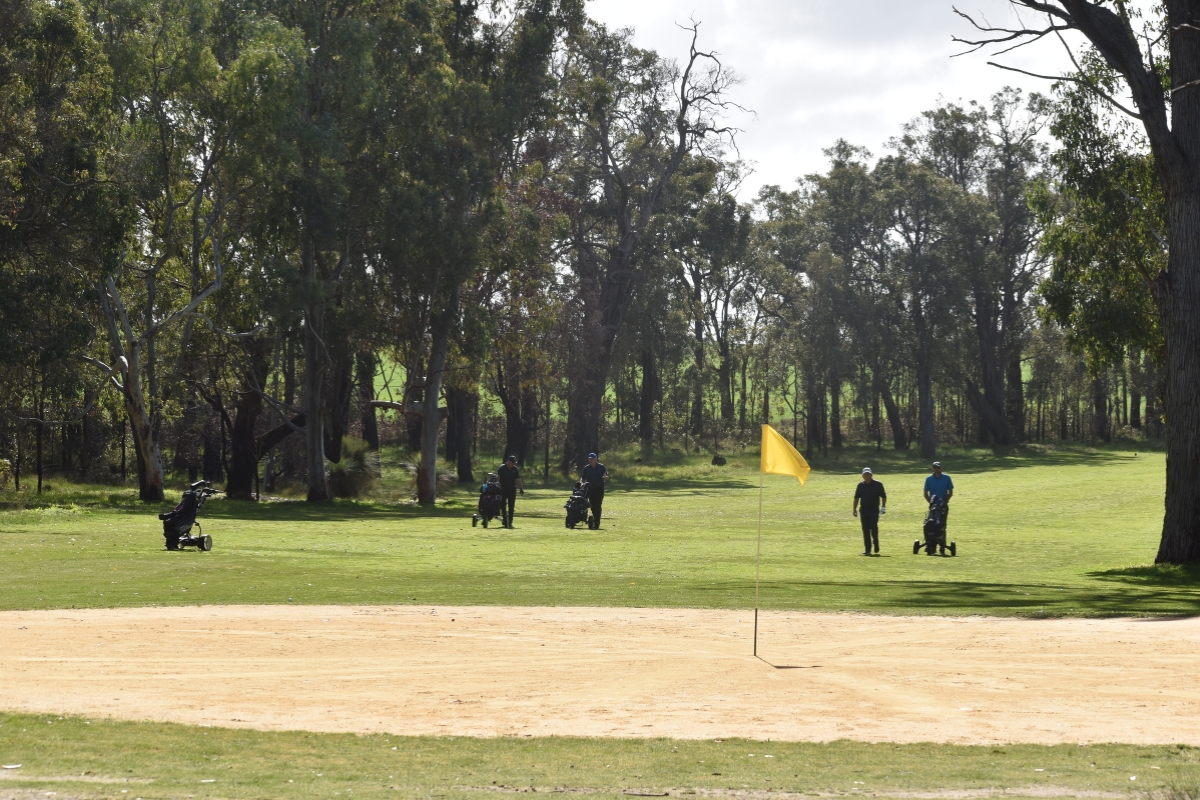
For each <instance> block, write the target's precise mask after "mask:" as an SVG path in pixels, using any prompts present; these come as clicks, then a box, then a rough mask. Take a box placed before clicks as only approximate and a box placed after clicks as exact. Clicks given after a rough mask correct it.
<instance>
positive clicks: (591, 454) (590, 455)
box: [588, 453, 600, 458]
mask: <svg viewBox="0 0 1200 800" xmlns="http://www.w3.org/2000/svg"><path fill="white" fill-rule="evenodd" d="M599 457H600V456H598V455H596V454H595V453H588V458H599Z"/></svg>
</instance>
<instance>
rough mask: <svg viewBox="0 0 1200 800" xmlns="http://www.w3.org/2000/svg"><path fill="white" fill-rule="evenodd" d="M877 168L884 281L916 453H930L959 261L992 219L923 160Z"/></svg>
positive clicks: (959, 292) (958, 294) (958, 296)
mask: <svg viewBox="0 0 1200 800" xmlns="http://www.w3.org/2000/svg"><path fill="white" fill-rule="evenodd" d="M874 172H875V180H876V181H877V185H878V201H877V208H878V211H879V214H880V220H879V225H880V227H881V229H883V230H885V231H886V232H887V234H888V241H887V244H886V247H885V250H884V257H885V258H886V259H887V265H886V271H885V273H884V275H885V277H884V280H885V281H886V282H887V285H888V288H887V291H888V293H889V294H890V295H891V297H892V300H893V302H895V303H896V305H897V308H898V309H899V311H900V314H899V315H898V319H899V320H900V321H901V328H900V330H899V331H898V333H899V341H898V342H897V344H898V345H899V346H900V347H901V348H903V350H904V351H905V353H906V356H907V359H908V363H910V364H911V365H912V367H913V370H914V372H915V375H916V384H917V416H918V441H919V443H920V448H921V455H922V457H924V458H933V457H935V456H936V455H937V435H936V431H935V427H934V422H935V420H934V396H933V381H934V376H935V373H937V372H938V371H939V369H940V367H941V366H942V365H941V363H940V362H941V358H942V357H943V356H944V352H945V351H944V348H943V343H944V341H945V339H946V338H947V337H949V336H951V335H953V333H954V332H955V330H956V328H957V325H958V323H957V314H956V313H955V311H956V310H957V309H958V308H960V307H961V304H962V299H963V295H964V289H965V287H964V286H963V283H962V275H961V273H960V271H959V269H958V265H959V264H961V262H962V260H963V259H964V258H969V257H970V256H971V254H970V252H969V251H970V249H971V248H972V247H973V246H975V245H976V243H977V242H978V241H979V240H980V239H981V238H983V237H984V236H986V228H987V225H988V224H989V223H990V221H991V220H990V217H989V212H988V210H987V208H986V204H985V203H983V202H982V201H981V200H980V199H979V198H976V197H973V196H972V195H970V194H969V193H967V192H964V191H962V190H961V189H960V188H959V187H958V186H956V185H955V184H954V183H953V182H951V181H949V180H947V179H945V178H943V177H941V176H940V175H938V174H937V173H936V172H934V171H933V170H932V169H930V168H929V167H928V166H926V165H924V164H921V163H918V162H915V161H913V160H910V159H908V158H906V157H904V156H889V157H887V158H884V159H882V160H880V162H879V164H878V165H877V166H876V167H875V170H874Z"/></svg>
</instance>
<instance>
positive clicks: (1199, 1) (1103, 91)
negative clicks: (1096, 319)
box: [964, 0, 1200, 564]
mask: <svg viewBox="0 0 1200 800" xmlns="http://www.w3.org/2000/svg"><path fill="white" fill-rule="evenodd" d="M1011 1H1012V4H1013V5H1014V6H1016V7H1018V8H1021V9H1029V10H1032V11H1035V12H1038V13H1039V14H1040V15H1042V16H1043V17H1044V19H1045V20H1046V23H1045V25H1044V26H1042V27H1041V29H1002V28H997V27H995V26H991V25H988V24H986V23H979V22H976V23H974V24H975V26H976V28H978V29H980V30H981V35H979V36H977V37H973V38H971V39H967V40H964V41H965V42H966V43H967V44H969V45H971V46H972V47H985V46H988V45H991V44H997V43H1001V42H1003V43H1005V46H1011V43H1012V42H1014V41H1020V40H1023V39H1027V38H1030V37H1039V38H1040V37H1043V36H1047V35H1050V34H1054V35H1058V34H1059V33H1060V32H1061V31H1064V30H1071V31H1078V32H1079V33H1081V34H1082V35H1083V36H1084V37H1086V38H1087V40H1088V42H1089V43H1090V44H1091V46H1092V47H1093V48H1094V49H1095V51H1096V52H1097V53H1098V54H1099V55H1100V56H1101V57H1102V58H1103V59H1104V61H1105V62H1106V63H1107V65H1108V66H1109V67H1110V68H1111V69H1112V70H1114V71H1115V72H1116V73H1117V74H1118V75H1120V76H1121V78H1122V79H1123V82H1124V85H1125V88H1127V89H1128V92H1129V95H1130V97H1131V98H1132V104H1131V105H1132V108H1130V107H1128V106H1129V105H1130V104H1126V103H1122V102H1121V98H1117V97H1114V96H1113V95H1112V93H1110V92H1109V91H1107V88H1106V87H1105V86H1103V85H1102V84H1101V83H1099V82H1097V81H1094V80H1092V79H1091V78H1090V77H1089V76H1088V75H1087V74H1086V73H1084V72H1083V71H1082V70H1080V72H1079V73H1077V74H1074V75H1068V76H1065V80H1068V81H1073V82H1076V83H1080V84H1081V85H1083V86H1084V87H1086V88H1089V89H1091V90H1092V91H1094V92H1095V93H1097V94H1099V95H1101V96H1104V97H1106V99H1108V100H1109V101H1110V102H1111V103H1112V104H1113V105H1114V106H1115V107H1117V108H1119V109H1122V110H1124V111H1125V112H1126V113H1128V114H1130V115H1132V116H1135V117H1136V118H1137V119H1138V120H1139V121H1140V122H1141V125H1142V128H1143V130H1144V131H1145V134H1146V139H1147V142H1148V144H1149V147H1150V152H1151V154H1152V155H1153V158H1154V166H1155V168H1156V173H1157V179H1158V182H1159V183H1160V185H1161V189H1162V194H1163V198H1164V205H1165V207H1166V221H1167V230H1166V237H1165V238H1166V243H1167V247H1168V251H1169V252H1168V256H1167V265H1166V268H1165V269H1162V270H1160V271H1159V272H1158V273H1157V274H1155V275H1148V276H1147V278H1148V283H1149V284H1150V287H1151V291H1152V293H1153V296H1154V300H1155V304H1156V306H1157V309H1158V313H1159V314H1160V316H1161V320H1162V330H1163V338H1164V341H1165V347H1166V358H1165V361H1166V375H1165V379H1164V397H1163V403H1164V406H1165V409H1164V410H1165V420H1166V428H1167V435H1166V441H1167V480H1166V495H1165V498H1164V514H1163V529H1162V539H1161V541H1160V543H1159V548H1158V554H1157V556H1156V558H1155V561H1156V562H1157V563H1160V564H1162V563H1166V564H1189V563H1198V562H1200V0H1165V1H1164V2H1160V3H1155V4H1154V5H1153V9H1152V15H1155V14H1157V15H1161V18H1160V19H1158V20H1153V23H1154V24H1152V25H1147V26H1145V27H1146V30H1141V28H1142V25H1141V23H1140V22H1139V19H1138V16H1137V14H1136V10H1134V9H1131V8H1130V4H1129V3H1126V2H1123V0H1114V2H1096V1H1093V0H1052V1H1051V2H1040V1H1039V0H1011ZM1164 43H1165V52H1164V51H1163V49H1162V48H1163V44H1164ZM1072 59H1073V60H1074V56H1073V55H1072ZM1075 63H1076V64H1078V62H1077V61H1075ZM1007 68H1008V69H1017V68H1015V67H1011V66H1009V67H1007ZM1017 71H1023V70H1019V69H1017ZM1039 77H1048V76H1039ZM1049 77H1053V76H1049Z"/></svg>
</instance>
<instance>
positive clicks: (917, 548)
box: [913, 539, 921, 556]
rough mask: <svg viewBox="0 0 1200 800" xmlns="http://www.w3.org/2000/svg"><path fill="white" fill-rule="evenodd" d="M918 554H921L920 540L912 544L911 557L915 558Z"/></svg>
mask: <svg viewBox="0 0 1200 800" xmlns="http://www.w3.org/2000/svg"><path fill="white" fill-rule="evenodd" d="M919 552H921V540H920V539H918V540H917V541H915V542H913V555H914V556H915V555H916V554H917V553H919Z"/></svg>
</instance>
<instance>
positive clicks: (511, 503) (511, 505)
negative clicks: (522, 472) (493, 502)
mask: <svg viewBox="0 0 1200 800" xmlns="http://www.w3.org/2000/svg"><path fill="white" fill-rule="evenodd" d="M500 491H501V493H502V494H503V495H504V502H503V503H501V504H500V513H501V514H502V515H503V516H504V524H505V525H512V521H513V511H514V510H515V509H516V507H517V490H516V489H501V490H500Z"/></svg>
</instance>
